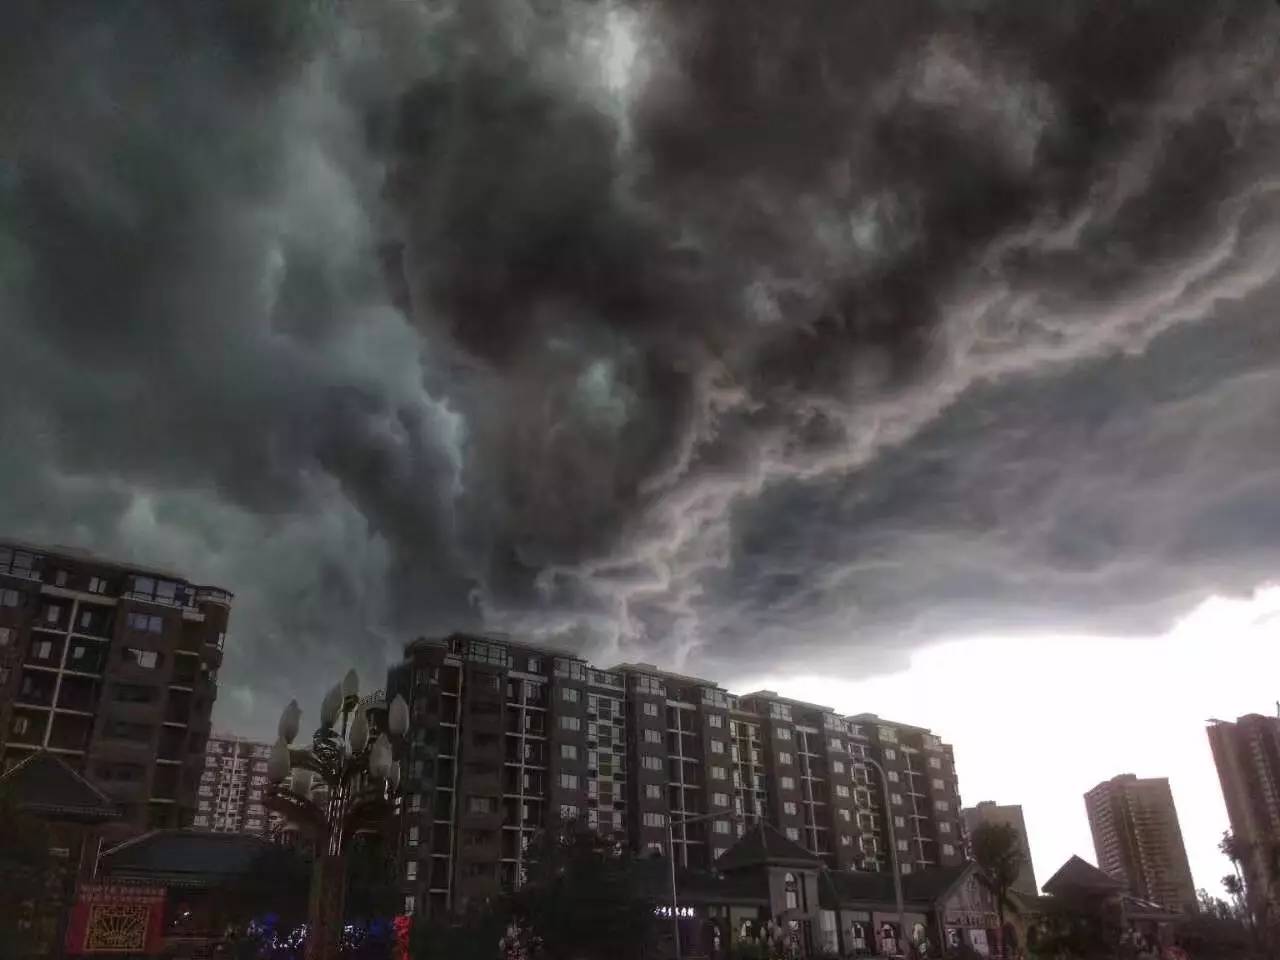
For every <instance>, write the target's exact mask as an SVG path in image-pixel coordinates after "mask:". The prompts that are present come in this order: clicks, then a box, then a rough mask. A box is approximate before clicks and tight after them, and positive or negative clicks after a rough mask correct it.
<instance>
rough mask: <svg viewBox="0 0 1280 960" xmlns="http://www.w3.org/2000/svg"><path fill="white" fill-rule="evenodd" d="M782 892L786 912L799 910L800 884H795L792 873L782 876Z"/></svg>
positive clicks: (794, 876)
mask: <svg viewBox="0 0 1280 960" xmlns="http://www.w3.org/2000/svg"><path fill="white" fill-rule="evenodd" d="M782 891H783V894H784V895H785V897H786V902H787V909H788V910H799V909H800V884H799V883H797V882H796V875H795V874H794V873H787V874H784V875H783V877H782Z"/></svg>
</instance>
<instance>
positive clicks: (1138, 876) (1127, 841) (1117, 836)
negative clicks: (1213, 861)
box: [1085, 773, 1197, 913]
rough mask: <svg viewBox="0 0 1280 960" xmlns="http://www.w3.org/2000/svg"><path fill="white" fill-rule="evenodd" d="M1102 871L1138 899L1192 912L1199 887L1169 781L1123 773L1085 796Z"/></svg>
mask: <svg viewBox="0 0 1280 960" xmlns="http://www.w3.org/2000/svg"><path fill="white" fill-rule="evenodd" d="M1085 809H1086V812H1087V813H1088V816H1089V826H1090V829H1091V830H1092V831H1093V842H1094V849H1095V851H1096V852H1097V856H1098V866H1099V868H1100V869H1101V870H1102V871H1103V872H1104V873H1107V874H1109V875H1110V876H1112V877H1115V878H1116V879H1117V880H1120V881H1121V882H1123V883H1124V884H1126V886H1127V887H1128V889H1129V892H1130V893H1132V894H1133V895H1134V896H1137V897H1142V898H1144V899H1147V900H1154V901H1155V902H1156V903H1159V904H1161V905H1163V906H1164V907H1166V908H1167V909H1170V910H1180V911H1183V912H1187V913H1194V912H1195V911H1196V909H1197V906H1196V895H1195V884H1194V883H1193V882H1192V880H1191V867H1190V865H1189V864H1188V862H1187V853H1186V849H1185V847H1184V846H1183V843H1182V830H1181V828H1180V827H1179V825H1178V812H1177V810H1176V808H1175V807H1174V805H1173V794H1172V792H1171V791H1170V790H1169V781H1168V780H1167V779H1165V778H1163V777H1159V778H1150V779H1138V778H1137V777H1135V776H1134V775H1133V774H1131V773H1127V774H1121V775H1120V776H1118V777H1114V778H1112V779H1111V780H1107V781H1105V782H1103V783H1100V784H1098V785H1097V786H1096V787H1094V788H1093V789H1092V790H1090V791H1089V792H1088V793H1086V794H1085Z"/></svg>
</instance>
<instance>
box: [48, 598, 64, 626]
mask: <svg viewBox="0 0 1280 960" xmlns="http://www.w3.org/2000/svg"><path fill="white" fill-rule="evenodd" d="M61 616H62V607H60V606H58V605H57V604H55V603H50V604H46V605H45V608H44V622H45V623H57V622H58V618H59V617H61Z"/></svg>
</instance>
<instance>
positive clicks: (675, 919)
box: [667, 810, 743, 960]
mask: <svg viewBox="0 0 1280 960" xmlns="http://www.w3.org/2000/svg"><path fill="white" fill-rule="evenodd" d="M741 819H743V815H742V814H740V813H738V812H737V811H736V810H734V811H728V812H725V813H698V814H694V815H693V816H691V817H681V818H680V819H679V820H677V819H676V818H675V817H672V816H668V817H667V856H668V857H669V858H670V860H671V935H672V937H673V941H672V943H673V945H674V948H675V960H680V903H679V901H678V899H677V897H676V844H675V835H674V833H673V832H672V828H673V827H675V826H676V825H677V823H678V824H679V825H680V826H682V827H683V826H686V825H688V824H690V823H700V822H702V821H704V820H734V821H738V820H741Z"/></svg>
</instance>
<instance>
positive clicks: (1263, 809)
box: [1209, 713, 1280, 897]
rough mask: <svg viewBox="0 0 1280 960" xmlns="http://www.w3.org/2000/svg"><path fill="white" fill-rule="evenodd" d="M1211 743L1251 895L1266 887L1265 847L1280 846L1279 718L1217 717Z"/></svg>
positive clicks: (1228, 814)
mask: <svg viewBox="0 0 1280 960" xmlns="http://www.w3.org/2000/svg"><path fill="white" fill-rule="evenodd" d="M1209 747H1210V749H1212V751H1213V761H1214V763H1215V764H1217V767H1218V779H1219V780H1220V781H1221V783H1222V798H1223V800H1225V801H1226V805H1227V818H1228V819H1229V821H1230V823H1231V833H1232V835H1233V836H1234V837H1235V839H1236V841H1237V842H1238V843H1239V844H1240V846H1241V848H1242V849H1243V850H1244V854H1245V856H1244V863H1243V865H1242V866H1243V870H1244V876H1245V882H1246V884H1248V886H1249V887H1250V889H1251V893H1250V896H1251V897H1253V896H1254V895H1255V894H1256V893H1257V892H1258V891H1262V890H1266V889H1267V888H1268V886H1269V884H1268V883H1267V882H1266V880H1265V879H1264V878H1265V877H1266V873H1267V855H1268V851H1270V850H1274V849H1277V848H1278V847H1280V718H1277V717H1264V716H1261V715H1259V714H1256V713H1251V714H1248V715H1247V716H1243V717H1240V718H1239V719H1237V720H1236V722H1235V723H1227V722H1224V721H1221V720H1215V721H1213V722H1212V723H1211V724H1210V726H1209Z"/></svg>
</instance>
